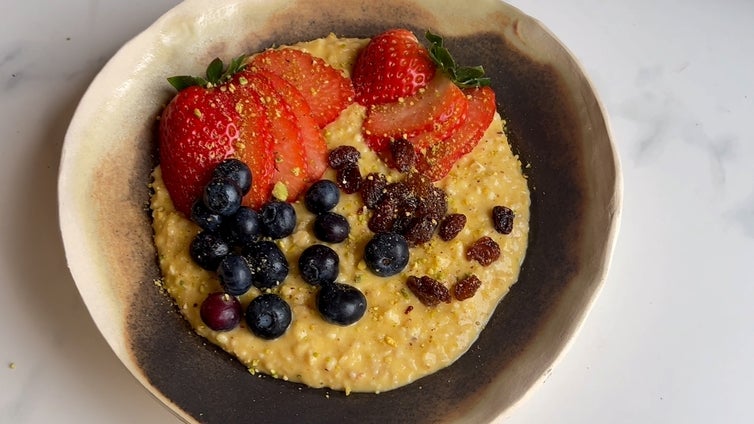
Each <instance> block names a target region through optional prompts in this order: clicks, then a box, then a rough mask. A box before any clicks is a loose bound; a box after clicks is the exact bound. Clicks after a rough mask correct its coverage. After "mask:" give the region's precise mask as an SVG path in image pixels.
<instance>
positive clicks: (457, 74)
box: [424, 30, 491, 88]
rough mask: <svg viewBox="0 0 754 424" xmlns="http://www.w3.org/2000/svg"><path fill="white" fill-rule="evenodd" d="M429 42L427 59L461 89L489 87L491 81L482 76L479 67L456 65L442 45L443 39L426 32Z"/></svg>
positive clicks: (482, 70) (482, 72) (481, 70)
mask: <svg viewBox="0 0 754 424" xmlns="http://www.w3.org/2000/svg"><path fill="white" fill-rule="evenodd" d="M424 36H425V37H426V38H427V41H429V42H430V46H429V49H428V50H429V57H430V58H432V60H433V61H434V62H435V63H436V64H437V67H438V68H440V70H442V71H443V72H445V73H446V74H448V76H449V77H450V79H451V80H452V81H453V82H454V83H455V84H456V85H457V86H459V87H461V88H469V87H483V86H487V85H490V83H491V81H490V79H489V78H488V77H485V76H484V68H482V67H481V66H461V67H459V66H458V65H457V64H456V61H455V59H453V56H452V55H451V54H450V51H448V49H447V48H446V47H445V45H444V44H443V39H442V37H441V36H439V35H437V34H433V33H432V32H431V31H429V30H427V32H426V33H425V34H424Z"/></svg>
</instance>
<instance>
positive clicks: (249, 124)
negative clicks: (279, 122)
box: [234, 82, 275, 209]
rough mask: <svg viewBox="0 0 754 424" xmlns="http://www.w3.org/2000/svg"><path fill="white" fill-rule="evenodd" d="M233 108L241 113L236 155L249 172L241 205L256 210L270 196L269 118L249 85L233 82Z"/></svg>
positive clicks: (256, 94) (270, 146)
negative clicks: (250, 176)
mask: <svg viewBox="0 0 754 424" xmlns="http://www.w3.org/2000/svg"><path fill="white" fill-rule="evenodd" d="M234 85H235V86H236V87H237V88H236V89H235V91H234V96H235V98H236V104H235V108H236V111H239V113H240V114H241V116H242V123H241V129H240V133H241V137H240V140H239V142H238V143H237V144H236V148H237V149H236V154H235V156H236V157H237V158H238V159H240V160H242V161H243V162H244V163H246V165H248V166H249V169H251V173H252V180H251V189H250V190H249V193H247V194H246V196H244V199H243V204H244V205H245V206H248V207H251V208H253V209H259V208H260V207H262V205H263V204H264V203H265V202H267V201H268V200H269V199H270V195H271V193H272V188H273V186H274V181H273V177H274V174H275V158H274V156H273V154H272V151H273V150H272V146H273V140H272V134H271V133H270V127H271V124H270V119H269V117H268V116H267V111H266V110H265V108H263V107H262V97H261V95H260V94H259V93H258V92H257V91H256V90H253V89H251V88H249V87H245V86H243V85H239V84H238V83H237V82H236V83H235V84H234Z"/></svg>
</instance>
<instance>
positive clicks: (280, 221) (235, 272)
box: [189, 159, 296, 339]
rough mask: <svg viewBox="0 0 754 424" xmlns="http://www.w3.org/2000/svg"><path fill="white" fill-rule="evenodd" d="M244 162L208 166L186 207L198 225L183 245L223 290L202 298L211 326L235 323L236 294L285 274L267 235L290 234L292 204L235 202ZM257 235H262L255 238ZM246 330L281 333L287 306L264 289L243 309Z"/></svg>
mask: <svg viewBox="0 0 754 424" xmlns="http://www.w3.org/2000/svg"><path fill="white" fill-rule="evenodd" d="M251 180H252V175H251V171H250V170H249V167H248V166H247V165H246V164H245V163H243V162H241V161H239V160H237V159H227V160H225V161H223V162H221V163H220V164H219V165H218V166H217V167H216V168H215V169H214V171H213V173H212V178H211V180H210V182H209V183H208V184H207V185H206V187H205V188H204V192H203V194H202V197H201V198H200V199H199V200H198V201H197V202H196V203H194V205H193V207H192V209H191V220H192V221H194V222H195V223H196V224H197V225H199V226H200V227H201V228H202V231H201V232H200V233H199V234H197V235H196V237H194V239H193V240H192V242H191V245H190V247H189V252H190V254H191V258H192V259H193V260H194V262H196V263H197V264H198V265H199V266H201V267H202V268H204V269H206V270H209V271H215V272H217V276H218V279H219V281H220V285H221V286H222V288H223V292H219V293H212V294H210V295H209V296H207V298H206V299H205V300H204V302H202V306H201V309H200V315H201V317H202V320H203V321H204V322H205V323H206V324H207V326H208V327H210V328H211V329H213V330H217V331H224V330H230V329H232V328H235V327H236V326H237V325H238V323H239V322H240V320H241V317H242V315H244V314H243V311H242V308H241V304H240V302H239V301H238V299H237V298H236V296H240V295H242V294H244V293H246V292H247V291H249V289H250V288H251V286H252V285H253V286H255V287H257V288H259V289H260V290H265V289H270V288H273V287H275V286H277V285H278V284H280V282H281V281H283V280H284V279H285V278H286V276H287V275H288V261H287V259H286V257H285V255H284V254H283V252H282V251H281V250H280V248H279V247H278V246H277V244H275V243H274V242H273V241H271V239H279V238H283V237H286V236H288V235H290V234H291V233H292V232H293V230H294V228H295V226H296V212H295V210H294V209H293V206H292V205H290V204H288V203H285V202H280V201H271V202H269V203H267V204H265V205H264V206H263V207H262V208H261V209H260V211H259V213H257V212H256V211H254V210H253V209H251V208H248V207H245V206H242V205H241V202H242V199H243V196H244V195H245V194H246V193H248V192H249V189H250V188H251ZM260 236H262V237H265V238H266V239H261V238H260ZM245 319H246V323H247V325H248V327H249V329H250V330H251V331H252V332H253V333H254V334H256V335H257V336H259V337H262V338H265V339H272V338H276V337H279V336H280V335H282V334H283V333H284V332H285V330H286V329H287V328H288V326H289V325H290V322H291V309H290V307H289V306H288V304H287V303H286V302H285V301H284V300H283V299H282V298H281V297H280V296H278V295H277V294H274V293H265V294H262V295H260V296H257V297H256V298H255V299H253V300H252V301H251V303H250V304H249V306H248V307H247V309H246V312H245Z"/></svg>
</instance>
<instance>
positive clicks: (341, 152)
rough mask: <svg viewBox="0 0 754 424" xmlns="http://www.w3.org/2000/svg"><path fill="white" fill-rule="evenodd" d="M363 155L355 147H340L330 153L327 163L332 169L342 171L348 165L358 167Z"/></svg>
mask: <svg viewBox="0 0 754 424" xmlns="http://www.w3.org/2000/svg"><path fill="white" fill-rule="evenodd" d="M359 158H361V153H359V151H358V150H356V148H355V147H353V146H338V147H336V148H334V149H332V150H331V151H330V154H329V155H328V157H327V161H328V163H329V164H330V168H332V169H341V168H343V167H344V166H346V165H348V164H353V165H356V164H357V163H358V162H359Z"/></svg>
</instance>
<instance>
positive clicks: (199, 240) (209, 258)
mask: <svg viewBox="0 0 754 424" xmlns="http://www.w3.org/2000/svg"><path fill="white" fill-rule="evenodd" d="M228 253H230V245H229V244H228V242H227V241H225V239H224V238H222V237H221V236H220V235H218V234H216V233H213V232H210V231H206V230H204V231H202V232H200V233H199V234H197V235H196V237H194V239H193V240H191V245H190V246H189V254H190V255H191V259H193V260H194V262H196V264H197V265H199V266H200V267H202V268H204V269H206V270H209V271H215V270H216V269H217V266H218V265H220V261H221V260H222V259H223V258H224V257H225V255H227V254H228Z"/></svg>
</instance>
